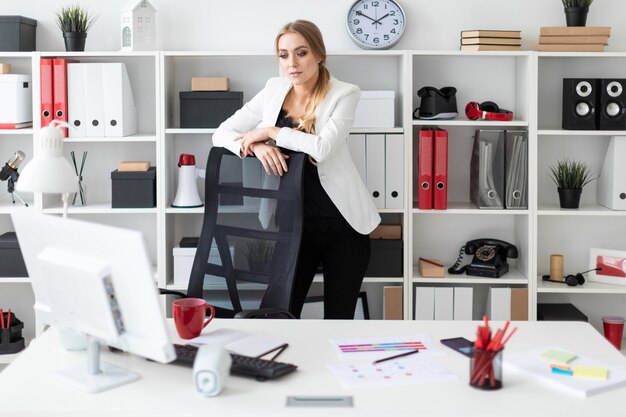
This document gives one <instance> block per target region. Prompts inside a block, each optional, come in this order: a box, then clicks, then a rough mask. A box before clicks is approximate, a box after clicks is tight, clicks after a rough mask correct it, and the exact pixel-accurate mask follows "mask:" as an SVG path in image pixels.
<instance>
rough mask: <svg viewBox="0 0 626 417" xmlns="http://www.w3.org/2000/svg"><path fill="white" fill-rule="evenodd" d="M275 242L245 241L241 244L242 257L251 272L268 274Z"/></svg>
mask: <svg viewBox="0 0 626 417" xmlns="http://www.w3.org/2000/svg"><path fill="white" fill-rule="evenodd" d="M275 245H276V242H274V241H270V240H259V239H247V240H245V241H244V242H243V251H242V252H243V255H244V257H245V259H247V261H248V267H249V268H250V271H252V272H269V271H270V264H271V261H272V258H273V256H274V246H275Z"/></svg>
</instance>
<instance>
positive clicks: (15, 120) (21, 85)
mask: <svg viewBox="0 0 626 417" xmlns="http://www.w3.org/2000/svg"><path fill="white" fill-rule="evenodd" d="M32 90H33V89H32V83H31V76H30V75H24V74H2V75H0V97H1V98H2V99H1V100H0V124H19V123H27V122H32V121H33V104H32V103H33V95H32Z"/></svg>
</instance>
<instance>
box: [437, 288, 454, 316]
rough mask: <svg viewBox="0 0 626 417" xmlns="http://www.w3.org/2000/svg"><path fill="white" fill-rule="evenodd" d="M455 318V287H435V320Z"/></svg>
mask: <svg viewBox="0 0 626 417" xmlns="http://www.w3.org/2000/svg"><path fill="white" fill-rule="evenodd" d="M452 319H454V288H452V287H435V320H452Z"/></svg>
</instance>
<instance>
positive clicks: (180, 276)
mask: <svg viewBox="0 0 626 417" xmlns="http://www.w3.org/2000/svg"><path fill="white" fill-rule="evenodd" d="M196 249H197V248H181V247H176V248H174V249H173V250H172V255H174V285H182V286H187V285H189V277H190V276H191V268H192V267H193V259H194V257H195V256H196ZM230 256H231V258H234V256H235V249H234V247H231V248H230ZM208 262H209V263H211V264H214V265H221V264H222V260H221V259H220V256H219V252H218V250H217V246H211V252H210V253H209V261H208ZM204 284H205V285H226V280H225V279H224V278H222V277H216V276H212V275H205V277H204Z"/></svg>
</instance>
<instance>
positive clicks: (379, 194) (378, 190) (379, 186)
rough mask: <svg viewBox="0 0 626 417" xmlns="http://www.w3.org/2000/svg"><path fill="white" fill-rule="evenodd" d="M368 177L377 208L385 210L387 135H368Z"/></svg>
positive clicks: (366, 143) (369, 189) (367, 182)
mask: <svg viewBox="0 0 626 417" xmlns="http://www.w3.org/2000/svg"><path fill="white" fill-rule="evenodd" d="M365 145H366V171H367V173H366V177H367V181H366V184H367V190H368V191H369V192H370V196H371V197H372V199H373V200H374V205H375V206H376V208H380V209H382V208H385V158H384V155H385V135H367V137H366V138H365Z"/></svg>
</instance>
